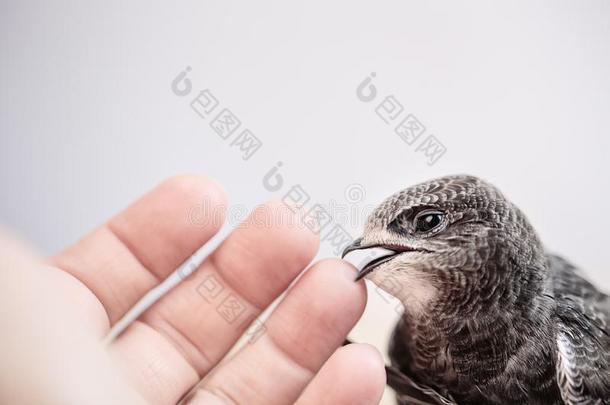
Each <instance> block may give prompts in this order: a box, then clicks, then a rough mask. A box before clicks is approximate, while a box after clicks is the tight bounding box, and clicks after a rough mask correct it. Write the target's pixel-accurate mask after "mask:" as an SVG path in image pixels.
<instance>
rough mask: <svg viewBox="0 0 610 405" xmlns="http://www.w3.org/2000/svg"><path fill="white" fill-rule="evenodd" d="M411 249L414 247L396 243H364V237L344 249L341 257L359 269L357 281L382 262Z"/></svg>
mask: <svg viewBox="0 0 610 405" xmlns="http://www.w3.org/2000/svg"><path fill="white" fill-rule="evenodd" d="M411 250H413V249H409V248H406V247H402V246H394V245H391V246H390V245H383V244H376V245H362V238H358V239H356V240H355V241H354V242H353V243H352V244H351V245H349V246H348V247H346V248H345V250H343V254H342V255H341V258H343V259H345V260H346V261H348V262H349V263H351V264H353V265H354V266H355V267H356V269H358V275H357V276H356V281H358V280H360V279H361V278H363V277H364V276H366V275H367V274H369V273H370V272H372V271H373V270H375V268H376V267H377V266H379V265H380V264H382V263H385V262H387V261H390V260H392V259H393V258H394V257H396V256H397V255H399V254H401V253H403V252H407V251H411Z"/></svg>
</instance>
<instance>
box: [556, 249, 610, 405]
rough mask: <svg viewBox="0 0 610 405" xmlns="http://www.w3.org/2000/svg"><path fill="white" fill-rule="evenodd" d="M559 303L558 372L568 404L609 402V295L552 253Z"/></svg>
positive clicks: (560, 387) (565, 400)
mask: <svg viewBox="0 0 610 405" xmlns="http://www.w3.org/2000/svg"><path fill="white" fill-rule="evenodd" d="M549 262H550V265H551V266H550V268H551V271H552V276H553V290H554V296H555V301H556V303H557V316H558V325H557V333H556V344H557V363H556V376H557V384H558V386H559V389H560V392H561V397H562V399H563V401H564V402H565V403H566V404H591V403H593V404H595V403H598V404H610V298H609V297H608V296H607V295H606V294H604V293H602V292H600V291H599V290H597V289H596V288H595V286H594V285H593V284H591V283H590V282H588V281H587V280H586V279H585V278H584V277H583V276H581V275H580V273H579V271H578V269H576V268H575V267H574V266H573V265H571V264H570V263H568V262H567V261H565V260H563V259H561V258H560V257H558V256H549Z"/></svg>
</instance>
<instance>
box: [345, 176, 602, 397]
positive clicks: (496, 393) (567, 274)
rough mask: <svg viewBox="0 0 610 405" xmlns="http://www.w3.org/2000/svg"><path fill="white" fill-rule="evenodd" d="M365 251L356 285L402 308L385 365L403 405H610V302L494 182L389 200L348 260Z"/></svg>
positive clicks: (434, 188)
mask: <svg viewBox="0 0 610 405" xmlns="http://www.w3.org/2000/svg"><path fill="white" fill-rule="evenodd" d="M375 250H377V252H375ZM358 252H359V253H361V254H365V253H367V252H372V253H373V254H371V255H369V256H367V258H365V259H364V262H363V263H361V266H360V268H359V272H358V276H357V280H359V279H362V278H365V279H367V280H370V281H372V282H373V283H374V284H376V285H377V286H378V287H379V288H381V289H383V290H385V291H386V292H388V293H389V294H391V295H393V296H395V297H396V298H398V299H399V300H400V301H401V302H402V304H403V306H404V311H403V313H402V315H401V317H400V319H399V321H398V322H397V324H396V326H395V328H394V331H393V333H392V337H391V339H390V344H389V358H390V360H391V364H390V365H389V366H387V367H386V370H387V377H388V379H387V380H388V385H390V386H391V387H392V388H393V389H394V390H395V391H396V398H397V403H398V404H399V405H405V404H445V405H447V404H570V405H572V404H610V298H609V297H608V295H606V294H605V293H603V292H601V291H600V290H599V289H598V288H596V286H595V285H593V284H592V283H591V282H589V281H588V280H587V279H586V277H585V275H584V274H583V272H582V271H581V270H580V269H578V268H577V267H576V266H574V265H573V264H571V263H570V262H569V261H567V260H566V259H564V258H562V257H560V256H558V255H556V254H553V253H550V252H549V251H548V250H547V249H546V248H545V246H544V245H543V244H542V242H541V240H540V238H539V237H538V234H537V233H536V231H535V229H534V228H533V226H532V225H531V224H530V222H529V221H528V219H527V218H526V216H525V214H524V213H523V212H522V211H521V210H520V209H519V208H518V207H517V206H516V205H514V204H513V203H512V202H511V201H509V200H508V199H507V198H506V197H505V196H504V194H502V192H501V191H500V190H499V189H498V188H496V187H495V186H494V185H492V184H491V183H489V182H487V181H485V180H483V179H481V178H479V177H475V176H471V175H451V176H444V177H440V178H436V179H432V180H429V181H426V182H423V183H420V184H416V185H414V186H411V187H408V188H406V189H404V190H402V191H400V192H397V193H395V194H393V195H392V196H390V197H388V198H387V199H386V200H384V201H383V202H382V203H381V204H380V205H379V206H378V207H377V208H375V209H374V211H372V213H371V214H370V215H369V217H368V218H367V220H366V223H365V226H364V230H363V233H362V236H361V237H359V238H357V239H355V240H354V241H353V243H351V244H350V245H349V246H347V247H346V248H345V250H344V251H343V257H344V258H345V257H346V256H349V255H351V254H355V253H358ZM379 252H381V253H379Z"/></svg>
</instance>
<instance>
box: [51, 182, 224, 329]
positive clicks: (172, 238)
mask: <svg viewBox="0 0 610 405" xmlns="http://www.w3.org/2000/svg"><path fill="white" fill-rule="evenodd" d="M224 206H225V199H224V195H223V192H222V191H221V189H220V187H219V186H218V185H217V184H216V183H215V182H213V181H212V180H209V179H207V178H205V177H201V176H179V177H174V178H171V179H169V180H166V181H165V182H163V183H161V184H160V185H159V186H157V187H156V188H155V189H153V190H152V191H150V192H149V193H148V194H146V195H144V196H143V197H142V198H140V199H139V200H137V201H136V202H135V203H133V204H132V205H131V206H129V207H128V208H127V209H125V210H124V211H123V212H122V213H120V214H119V215H117V216H116V217H114V218H112V219H111V220H110V221H109V222H108V223H106V224H104V225H102V226H101V227H99V228H98V229H96V230H94V231H93V232H92V233H90V234H89V235H87V236H85V237H84V238H83V239H81V240H80V241H78V242H77V243H76V244H75V245H73V246H72V247H70V248H68V249H67V250H65V251H63V252H61V253H60V254H59V255H58V256H57V257H55V258H53V259H52V262H53V264H55V265H56V266H57V267H60V268H62V269H64V270H65V271H67V272H68V273H70V274H72V275H73V276H74V277H76V278H77V279H78V280H80V281H81V282H82V283H83V284H84V285H85V286H86V287H87V288H88V289H89V290H90V291H91V292H92V293H93V294H95V296H96V297H97V298H98V299H99V301H100V302H101V304H102V305H103V307H104V309H105V312H106V314H107V318H108V320H109V323H110V326H111V325H113V324H114V323H115V322H116V321H117V320H118V319H120V318H121V317H122V316H123V315H124V314H125V313H126V312H127V311H128V310H129V308H131V307H132V306H133V305H134V304H135V303H136V302H137V300H138V299H140V298H141V297H142V296H143V295H144V294H145V293H146V292H147V291H148V290H150V289H151V288H152V287H154V286H155V285H157V284H158V283H159V282H160V281H161V280H163V279H164V278H165V277H166V276H167V275H169V273H171V272H172V271H173V270H174V269H175V268H176V267H177V266H179V265H180V264H181V263H182V262H183V261H184V260H186V259H187V258H188V257H189V256H190V255H191V254H192V253H193V252H194V251H195V250H196V249H197V248H198V247H199V246H201V245H202V244H204V243H205V242H206V241H207V240H208V239H209V238H210V237H211V236H212V235H213V234H214V233H216V231H217V230H218V229H219V227H220V226H221V225H222V220H223V216H224ZM193 213H195V214H197V215H196V216H195V217H194V216H193ZM193 219H195V220H193ZM197 220H198V221H197ZM97 316H102V317H105V316H104V313H103V312H101V311H100V312H99V313H98V314H97ZM106 323H108V321H106ZM106 330H107V328H106ZM106 330H104V331H103V332H102V333H105V331H106Z"/></svg>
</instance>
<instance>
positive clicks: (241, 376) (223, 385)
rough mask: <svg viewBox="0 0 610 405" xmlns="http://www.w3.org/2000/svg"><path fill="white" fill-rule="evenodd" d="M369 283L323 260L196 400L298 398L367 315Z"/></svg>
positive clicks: (247, 401) (349, 269)
mask: <svg viewBox="0 0 610 405" xmlns="http://www.w3.org/2000/svg"><path fill="white" fill-rule="evenodd" d="M365 303H366V290H365V288H364V283H355V282H354V268H353V267H352V266H350V265H349V264H347V263H345V262H343V261H340V260H324V261H322V262H319V263H317V264H316V265H314V266H313V267H312V268H311V269H310V270H309V271H307V272H306V273H305V275H304V276H303V277H302V278H301V279H299V281H298V282H297V283H296V284H295V286H294V287H293V288H292V289H291V290H290V291H289V293H288V294H287V295H286V297H285V298H284V300H283V301H282V302H281V303H280V305H279V306H278V307H277V308H276V310H275V311H274V312H273V313H272V315H271V317H270V318H269V320H268V321H267V325H266V333H265V334H263V335H262V336H260V337H259V338H258V339H257V340H256V341H255V342H254V343H253V344H250V345H247V346H245V347H244V348H243V349H242V350H241V351H240V352H238V353H237V354H236V355H235V357H234V358H232V359H230V360H229V361H227V362H226V363H223V364H222V365H221V366H219V368H218V370H215V372H214V373H213V374H212V375H211V376H210V377H209V379H207V380H204V381H203V384H202V385H201V387H200V388H199V389H198V390H197V392H196V394H195V396H194V398H193V400H192V401H193V402H194V403H207V402H205V401H210V402H211V403H215V402H214V401H216V402H218V401H221V400H225V401H227V402H229V403H237V404H286V403H293V402H294V401H295V400H296V399H297V398H298V396H299V395H300V394H301V392H302V391H303V389H304V388H305V386H306V385H307V384H308V383H309V381H310V380H311V378H312V377H313V376H314V374H315V373H316V372H317V371H318V369H319V368H320V367H321V366H322V364H324V362H325V361H326V360H327V359H328V357H330V355H331V354H332V353H333V352H334V351H335V349H336V348H337V347H339V346H340V345H341V343H342V342H343V340H344V339H345V336H346V335H347V333H348V332H349V331H350V330H351V328H352V327H353V326H354V324H355V323H356V322H357V320H358V319H359V318H360V316H361V315H362V312H363V311H364V306H365Z"/></svg>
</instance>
